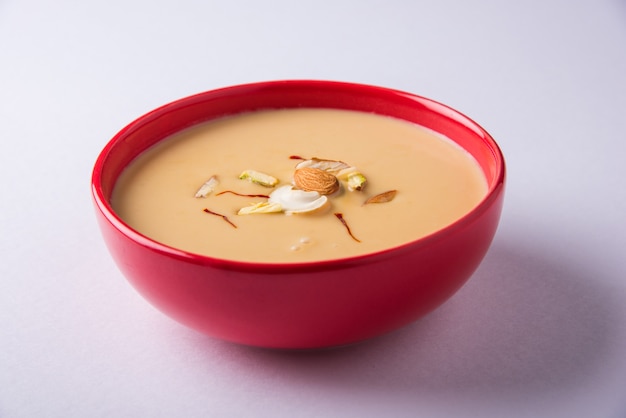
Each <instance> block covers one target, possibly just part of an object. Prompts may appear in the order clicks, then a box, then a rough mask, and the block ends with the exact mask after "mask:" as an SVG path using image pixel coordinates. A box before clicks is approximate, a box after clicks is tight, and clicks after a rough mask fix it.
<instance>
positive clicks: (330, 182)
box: [293, 167, 339, 195]
mask: <svg viewBox="0 0 626 418" xmlns="http://www.w3.org/2000/svg"><path fill="white" fill-rule="evenodd" d="M293 181H294V184H295V185H296V187H297V188H299V189H301V190H305V191H314V192H318V193H319V194H321V195H329V194H333V193H335V192H336V191H337V190H339V180H338V179H337V177H335V176H334V175H332V174H330V173H327V172H326V171H324V170H320V169H319V168H312V167H304V168H299V169H297V170H296V171H295V172H294V174H293Z"/></svg>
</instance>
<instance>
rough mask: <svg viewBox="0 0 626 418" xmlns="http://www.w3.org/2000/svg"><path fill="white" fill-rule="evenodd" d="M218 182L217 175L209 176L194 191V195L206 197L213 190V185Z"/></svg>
mask: <svg viewBox="0 0 626 418" xmlns="http://www.w3.org/2000/svg"><path fill="white" fill-rule="evenodd" d="M218 184H219V181H218V180H217V176H211V178H210V179H208V180H207V181H206V182H204V184H203V185H202V186H200V188H199V189H198V191H197V192H196V194H195V195H194V197H207V196H208V195H209V194H211V193H212V192H213V191H215V187H216V186H217V185H218Z"/></svg>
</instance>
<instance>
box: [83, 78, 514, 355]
mask: <svg viewBox="0 0 626 418" xmlns="http://www.w3.org/2000/svg"><path fill="white" fill-rule="evenodd" d="M293 107H326V108H339V109H351V110H359V111H366V112H375V113H379V114H382V115H388V116H393V117H397V118H401V119H405V120H408V121H411V122H415V123H418V124H420V125H423V126H426V127H428V128H430V129H433V130H435V131H437V132H440V133H441V134H443V135H446V136H447V137H449V138H451V139H453V140H454V141H456V142H457V143H459V144H460V145H461V146H462V147H463V148H465V149H466V150H468V151H469V152H470V153H471V154H472V155H474V157H475V158H476V159H477V160H478V162H479V163H480V165H481V167H482V169H483V171H484V173H485V176H486V177H487V180H488V184H489V191H488V194H487V196H486V197H485V199H484V200H483V201H482V202H481V203H480V204H479V205H478V206H477V207H476V208H475V209H474V210H473V211H472V212H471V213H469V214H467V215H466V216H465V217H463V218H462V219H459V220H458V221H457V222H455V223H454V224H452V225H450V226H449V227H447V228H445V229H442V230H440V231H438V232H436V233H435V234H432V235H430V236H428V237H425V238H422V239H419V240H416V241H414V242H412V243H409V244H407V245H403V246H400V247H397V248H393V249H390V250H387V251H383V252H379V253H375V254H370V255H366V256H361V257H353V258H346V259H342V260H335V261H328V262H312V263H301V264H284V265H281V264H261V263H241V262H233V261H226V260H220V259H214V258H210V257H205V256H200V255H196V254H190V253H186V252H184V251H180V250H177V249H173V248H171V247H168V246H165V245H163V244H160V243H158V242H155V241H152V240H151V239H149V238H146V237H145V236H143V235H141V234H139V233H138V232H136V231H134V230H133V229H131V228H130V227H129V226H127V225H126V224H125V223H124V222H123V221H122V220H121V219H120V218H118V217H117V215H116V214H115V213H114V212H113V209H112V208H111V206H110V204H109V199H110V196H111V191H112V189H113V186H114V185H115V181H116V179H117V177H118V176H119V174H120V172H121V171H122V170H123V169H124V167H126V165H127V164H128V163H129V162H130V161H131V160H132V159H133V158H135V157H136V156H137V155H138V154H140V153H141V152H142V151H144V150H145V149H146V148H148V147H149V146H151V145H153V144H155V143H156V142H158V141H160V140H162V139H163V138H165V137H167V136H168V135H170V134H172V133H174V132H177V131H180V130H181V129H184V128H186V127H188V126H191V125H194V124H196V123H199V122H204V121H207V120H210V119H214V118H217V117H221V116H224V115H229V114H235V113H240V112H244V111H253V110H258V109H266V108H293ZM504 183H505V167H504V160H503V157H502V154H501V152H500V150H499V148H498V146H497V145H496V143H495V142H494V141H493V139H492V138H491V137H490V135H489V134H488V133H487V132H486V131H484V130H483V129H482V128H481V127H480V126H478V125H477V124H476V123H474V122H473V121H471V120H470V119H468V118H467V117H465V116H463V115H461V114H460V113H458V112H456V111H454V110H452V109H450V108H449V107H446V106H444V105H442V104H439V103H437V102H434V101H432V100H429V99H426V98H423V97H419V96H415V95H412V94H408V93H404V92H400V91H395V90H390V89H386V88H381V87H374V86H366V85H358V84H350V83H340V82H329V81H297V80H294V81H276V82H262V83H255V84H247V85H240V86H234V87H228V88H224V89H219V90H214V91H209V92H205V93H200V94H197V95H194V96H191V97H187V98H184V99H181V100H178V101H175V102H173V103H170V104H168V105H165V106H163V107H161V108H158V109H156V110H154V111H152V112H150V113H148V114H146V115H144V116H142V117H140V118H139V119H137V120H136V121H134V122H132V123H131V124H130V125H128V126H127V127H125V128H124V129H123V130H122V131H120V132H119V133H118V134H117V135H115V137H113V139H112V140H111V141H110V142H109V143H108V144H107V146H106V147H105V148H104V150H103V151H102V153H101V154H100V156H99V157H98V159H97V161H96V164H95V167H94V170H93V177H92V193H93V199H94V203H95V207H96V214H97V219H98V222H99V225H100V228H101V230H102V234H103V237H104V239H105V242H106V244H107V246H108V248H109V250H110V252H111V255H112V256H113V258H114V260H115V261H116V263H117V265H118V267H119V268H120V270H121V271H122V273H123V274H124V275H125V276H126V277H127V279H128V280H129V281H130V283H131V284H132V285H133V286H134V287H135V288H136V289H137V291H138V292H139V293H140V294H141V295H143V296H144V297H145V298H146V299H147V300H148V301H149V302H151V303H152V304H153V305H154V306H156V307H157V308H158V309H160V310H161V311H162V312H164V313H165V314H167V315H169V316H170V317H172V318H174V319H176V320H177V321H179V322H181V323H182V324H185V325H187V326H189V327H191V328H193V329H196V330H198V331H200V332H203V333H205V334H208V335H210V336H213V337H217V338H220V339H224V340H228V341H233V342H237V343H242V344H247V345H254V346H261V347H273V348H293V349H302V348H319V347H328V346H335V345H342V344H348V343H353V342H357V341H361V340H364V339H367V338H370V337H374V336H377V335H379V334H383V333H386V332H388V331H391V330H393V329H396V328H398V327H401V326H403V325H406V324H408V323H410V322H412V321H414V320H416V319H418V318H420V317H421V316H423V315H425V314H426V313H428V312H430V311H432V310H433V309H435V308H436V307H438V306H439V305H441V304H442V303H443V302H444V301H446V300H447V299H448V298H449V297H450V296H452V295H453V294H454V293H455V292H456V291H457V290H458V289H459V288H460V287H461V286H462V285H463V284H464V283H465V282H466V280H467V279H468V278H469V277H470V276H471V275H472V273H473V272H474V271H475V269H476V268H477V267H478V265H479V264H480V262H481V260H482V258H483V257H484V255H485V253H486V252H487V250H488V248H489V245H490V243H491V240H492V238H493V236H494V234H495V231H496V228H497V224H498V221H499V218H500V213H501V209H502V202H503V197H504Z"/></svg>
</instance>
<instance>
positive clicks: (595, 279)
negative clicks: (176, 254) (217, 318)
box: [0, 0, 626, 418]
mask: <svg viewBox="0 0 626 418" xmlns="http://www.w3.org/2000/svg"><path fill="white" fill-rule="evenodd" d="M625 45H626V3H625V2H624V1H623V0H613V1H608V0H606V1H594V0H589V1H546V2H543V1H530V2H497V1H476V2H462V1H458V2H453V1H422V2H408V1H406V2H404V1H400V0H397V1H332V2H331V1H327V2H322V1H306V2H290V1H277V2H272V1H269V2H263V3H262V2H252V1H248V2H236V1H233V2H215V1H204V2H201V1H197V2H192V1H176V2H174V1H169V2H167V1H134V2H133V1H128V2H127V1H107V2H97V3H95V2H81V1H69V0H61V1H54V2H51V1H37V0H34V1H30V2H24V1H21V2H20V1H17V0H0V138H1V139H2V152H1V153H0V186H1V189H0V194H1V198H0V199H1V200H0V209H1V228H2V229H1V231H0V232H1V235H0V250H1V257H2V259H1V260H2V263H1V265H0V280H1V282H0V284H1V288H0V416H1V417H3V418H5V417H11V418H13V417H87V416H89V417H96V416H102V417H107V416H111V417H144V416H145V417H148V416H149V417H175V416H185V417H200V416H223V417H231V416H237V417H248V416H250V417H252V416H257V417H279V416H284V417H296V416H297V417H352V416H354V417H382V416H385V417H391V416H394V417H395V416H407V417H408V416H411V417H415V416H424V417H470V416H472V417H476V416H480V417H503V416H507V417H610V418H619V417H625V416H626V303H625V302H624V300H625V299H626V276H625V272H626V264H625V261H624V260H625V259H626V257H625V256H626V254H625V253H626V251H625V250H626V221H625V219H624V212H625V211H626V192H625V191H624V190H625V187H624V180H625V179H626V169H625V168H624V163H625V156H626V145H625V144H626V141H625V132H626V47H625ZM284 78H315V79H333V80H343V81H353V82H362V83H368V84H376V85H382V86H386V87H392V88H397V89H401V90H406V91H410V92H413V93H417V94H421V95H425V96H428V97H431V98H433V99H435V100H439V101H442V102H444V103H447V104H449V105H451V106H453V107H455V108H457V109H458V110H460V111H461V112H463V113H465V114H467V115H468V116H470V117H471V118H473V119H475V120H476V121H478V122H479V123H480V124H481V125H483V126H484V127H485V128H486V129H487V130H489V131H490V132H491V133H492V134H493V135H494V136H495V138H496V140H497V141H498V142H499V143H500V145H501V147H502V149H503V151H504V153H505V155H506V157H507V162H508V169H509V177H508V192H507V196H506V204H505V208H504V213H503V218H502V223H501V227H500V229H499V232H498V235H497V237H496V240H495V242H494V244H493V247H492V250H491V251H490V253H489V255H488V256H487V258H486V259H485V261H484V263H483V265H482V266H481V268H480V270H479V271H478V272H477V273H476V275H475V276H474V277H473V278H472V279H471V280H470V282H469V283H468V284H467V285H466V286H465V287H464V288H463V289H462V290H461V291H460V292H459V293H458V294H457V295H455V297H453V298H452V299H451V300H450V301H449V302H448V303H447V304H446V305H444V306H443V307H442V308H441V309H439V310H438V311H436V312H435V313H433V314H432V315H430V316H428V317H427V318H425V319H424V320H422V321H419V322H417V323H415V324H413V325H411V326H409V327H406V328H404V329H402V330H400V331H398V332H395V333H393V334H391V335H389V336H386V337H382V338H379V339H376V340H373V341H370V342H368V343H365V344H361V345H358V346H354V347H351V348H347V349H341V350H331V351H322V352H318V353H300V354H295V353H284V352H273V351H265V350H257V349H250V348H246V347H240V346H235V345H231V344H228V343H224V342H220V341H216V340H213V339H210V338H208V337H204V336H202V335H199V334H197V333H195V332H193V331H190V330H187V329H185V328H183V327H181V326H179V325H178V324H176V323H174V322H172V321H171V320H170V319H168V318H166V317H165V316H163V315H162V314H160V313H159V312H157V311H156V310H154V309H153V308H152V307H151V306H149V305H148V304H147V303H146V302H144V300H143V299H141V297H139V296H138V295H137V294H136V293H135V292H134V290H133V289H132V288H131V287H130V286H129V285H128V284H127V283H126V281H125V280H124V278H123V277H122V276H121V275H120V274H119V273H118V271H117V269H116V267H115V266H114V265H113V262H112V261H111V259H110V258H109V255H108V253H107V252H106V249H105V248H104V246H103V243H102V242H101V239H100V236H99V231H98V230H97V227H96V224H95V220H94V216H93V211H92V207H91V202H90V194H89V178H90V171H91V167H92V164H93V162H94V160H95V158H96V156H97V154H98V153H99V151H100V149H101V148H102V147H103V146H104V145H105V143H106V142H107V141H108V139H109V138H110V137H112V136H113V135H114V134H115V133H116V132H117V131H118V130H119V129H121V128H122V127H123V126H124V125H125V124H127V123H128V122H130V121H131V120H133V119H134V118H136V117H138V116H140V115H141V114H143V113H145V112H147V111H149V110H151V109H153V108H155V107H157V106H160V105H161V104H164V103H167V102H169V101H171V100H174V99H178V98H180V97H183V96H186V95H189V94H193V93H196V92H200V91H204V90H208V89H212V88H217V87H222V86H227V85H231V84H239V83H244V82H251V81H262V80H270V79H284Z"/></svg>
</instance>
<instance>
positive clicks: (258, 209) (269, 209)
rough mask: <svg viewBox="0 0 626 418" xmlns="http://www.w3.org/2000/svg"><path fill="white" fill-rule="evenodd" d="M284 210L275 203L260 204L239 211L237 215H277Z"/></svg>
mask: <svg viewBox="0 0 626 418" xmlns="http://www.w3.org/2000/svg"><path fill="white" fill-rule="evenodd" d="M282 211H283V208H282V206H281V205H280V204H279V203H275V202H259V203H253V204H251V205H250V206H246V207H244V208H241V209H239V212H237V215H253V214H257V213H277V212H282Z"/></svg>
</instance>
